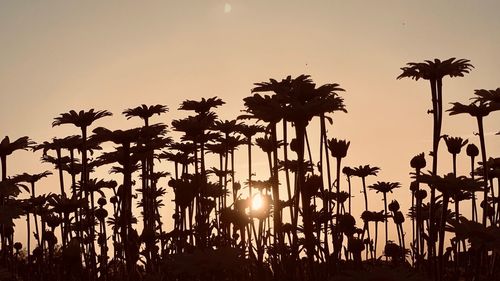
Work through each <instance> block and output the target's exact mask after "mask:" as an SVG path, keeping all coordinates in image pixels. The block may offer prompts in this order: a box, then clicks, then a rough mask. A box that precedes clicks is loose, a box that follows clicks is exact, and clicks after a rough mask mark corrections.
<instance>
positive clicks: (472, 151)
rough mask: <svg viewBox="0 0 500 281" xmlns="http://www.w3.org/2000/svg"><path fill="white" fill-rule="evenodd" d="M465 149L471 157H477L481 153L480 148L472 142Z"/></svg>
mask: <svg viewBox="0 0 500 281" xmlns="http://www.w3.org/2000/svg"><path fill="white" fill-rule="evenodd" d="M465 151H466V152H467V156H469V157H476V156H478V155H479V149H478V148H477V146H476V145H475V144H473V143H470V144H469V145H467V148H466V150H465Z"/></svg>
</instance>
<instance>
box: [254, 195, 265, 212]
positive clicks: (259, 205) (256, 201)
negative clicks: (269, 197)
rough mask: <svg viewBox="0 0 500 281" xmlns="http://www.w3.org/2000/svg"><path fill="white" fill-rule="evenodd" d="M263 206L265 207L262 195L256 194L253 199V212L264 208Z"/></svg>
mask: <svg viewBox="0 0 500 281" xmlns="http://www.w3.org/2000/svg"><path fill="white" fill-rule="evenodd" d="M262 205H264V200H263V198H262V195H260V193H257V194H255V196H254V197H253V198H252V210H255V211H257V210H259V209H260V208H262Z"/></svg>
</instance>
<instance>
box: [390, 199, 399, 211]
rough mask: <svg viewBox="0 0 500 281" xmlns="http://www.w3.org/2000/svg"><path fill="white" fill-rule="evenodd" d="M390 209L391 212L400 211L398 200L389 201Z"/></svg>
mask: <svg viewBox="0 0 500 281" xmlns="http://www.w3.org/2000/svg"><path fill="white" fill-rule="evenodd" d="M389 211H391V212H396V211H399V203H398V201H396V200H392V201H391V203H389Z"/></svg>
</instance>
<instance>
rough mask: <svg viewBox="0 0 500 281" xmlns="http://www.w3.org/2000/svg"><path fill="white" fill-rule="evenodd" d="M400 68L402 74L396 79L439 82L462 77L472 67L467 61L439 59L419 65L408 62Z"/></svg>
mask: <svg viewBox="0 0 500 281" xmlns="http://www.w3.org/2000/svg"><path fill="white" fill-rule="evenodd" d="M407 65H408V66H406V67H403V68H401V70H402V71H403V73H401V75H399V76H398V78H397V79H401V78H405V77H409V78H412V79H415V80H418V79H425V80H440V79H442V78H443V77H444V76H450V77H456V76H458V77H463V76H464V74H465V73H469V71H470V69H471V68H473V67H474V66H473V65H472V64H470V61H469V60H467V59H458V60H457V59H455V58H450V59H447V60H444V61H441V60H439V59H434V60H426V61H424V62H421V63H415V62H410V63H407Z"/></svg>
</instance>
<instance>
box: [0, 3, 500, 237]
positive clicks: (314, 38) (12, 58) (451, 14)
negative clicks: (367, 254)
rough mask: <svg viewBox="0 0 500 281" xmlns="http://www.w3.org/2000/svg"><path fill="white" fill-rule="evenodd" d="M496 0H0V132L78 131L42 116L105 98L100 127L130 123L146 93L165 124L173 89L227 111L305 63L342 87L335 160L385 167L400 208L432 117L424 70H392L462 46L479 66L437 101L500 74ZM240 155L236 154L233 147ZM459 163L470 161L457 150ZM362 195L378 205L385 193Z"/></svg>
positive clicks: (235, 111)
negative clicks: (162, 110) (129, 112)
mask: <svg viewBox="0 0 500 281" xmlns="http://www.w3.org/2000/svg"><path fill="white" fill-rule="evenodd" d="M498 11H500V2H499V1H292V0H288V1H264V0H262V1H260V0H259V1H257V0H252V1H227V2H224V1H208V0H207V1H201V0H200V1H123V0H121V1H111V0H109V1H5V0H0V120H1V121H0V122H1V123H0V124H1V125H0V138H3V137H4V136H9V137H10V138H11V139H15V138H18V137H21V136H25V135H27V136H30V137H31V138H32V139H33V140H35V141H37V142H42V141H45V140H49V139H51V138H52V137H63V136H66V135H68V134H78V133H79V131H78V130H77V129H76V128H75V127H73V126H70V125H66V126H61V127H57V128H51V123H52V121H53V118H54V117H56V116H58V115H59V113H63V112H67V111H69V110H71V109H75V110H80V109H85V110H88V109H90V108H95V109H107V110H109V111H111V112H113V113H114V116H112V117H108V118H105V119H102V120H100V121H97V122H96V126H106V127H108V128H110V129H118V128H131V127H135V126H139V125H141V122H140V121H139V120H130V121H127V120H126V119H125V117H123V115H121V112H122V111H123V110H124V109H126V108H131V107H135V106H137V105H139V104H142V103H145V104H165V105H167V106H168V107H169V108H170V112H169V113H167V114H166V115H164V116H163V117H160V118H157V117H156V118H155V119H153V121H154V122H165V123H168V124H170V122H171V120H172V119H177V118H182V117H185V116H187V112H182V111H177V108H178V106H179V104H180V103H181V102H182V101H183V100H185V99H195V100H198V99H200V98H201V97H213V96H218V97H220V98H222V99H223V100H224V101H225V102H226V105H225V106H223V107H221V108H220V109H218V110H217V113H218V114H219V116H220V117H221V118H222V119H232V118H235V117H236V116H237V115H239V114H240V113H241V112H240V110H242V109H243V101H242V99H243V98H244V97H246V96H248V95H250V89H251V88H252V86H253V83H256V82H261V81H266V80H268V79H269V78H275V79H282V78H284V77H286V76H287V75H292V76H294V77H295V76H297V75H300V74H309V75H311V76H312V79H313V80H314V81H315V82H316V83H317V84H326V83H339V84H340V85H341V87H343V88H344V89H345V90H346V92H345V93H342V94H341V95H342V96H343V97H344V98H345V104H346V107H347V110H348V111H349V113H348V114H343V113H335V114H334V125H333V126H332V127H331V128H330V130H329V137H330V138H331V137H336V138H341V139H347V140H350V141H351V147H350V149H349V152H348V156H347V158H346V160H345V161H344V163H345V164H346V165H349V166H358V165H364V164H370V165H374V166H378V167H381V173H380V174H379V176H378V177H377V178H369V179H368V183H369V184H370V183H373V182H374V181H376V180H380V181H399V182H401V183H402V184H403V186H402V188H401V189H400V190H398V191H397V192H396V193H395V196H394V197H390V198H397V199H398V200H400V201H401V202H402V204H403V205H406V206H405V208H404V209H406V207H408V204H409V203H408V202H409V200H410V196H409V190H408V184H409V182H410V178H409V172H410V171H411V170H410V167H409V160H410V159H411V158H412V157H413V156H414V155H416V154H418V153H420V152H426V154H428V152H429V151H430V149H431V140H432V117H431V115H429V114H427V110H428V109H430V108H431V100H430V89H429V85H428V82H427V81H417V82H415V81H412V80H409V79H404V80H396V77H397V76H398V75H399V74H400V73H401V71H400V67H403V66H404V65H405V64H406V63H407V62H410V61H417V62H418V61H423V60H425V59H434V58H440V59H447V58H450V57H456V58H466V59H469V60H470V61H471V63H472V64H473V65H474V66H475V68H474V69H473V70H472V71H471V73H470V74H469V75H466V76H465V77H464V78H454V79H450V78H445V80H444V105H445V106H444V109H448V108H449V107H450V105H449V103H450V102H455V101H459V102H462V103H468V99H469V98H470V97H472V95H473V93H474V90H475V89H496V88H498V87H500V80H499V79H500V52H499V46H500V32H499V30H500V17H499V16H498ZM313 123H314V124H313V125H312V127H311V130H312V131H311V134H314V132H315V130H316V129H317V126H316V123H317V121H315V122H313ZM499 124H500V113H499V112H495V113H493V114H492V115H491V116H489V117H488V118H487V119H486V121H485V130H486V132H487V134H488V135H487V137H486V144H487V151H488V153H489V155H490V156H496V157H499V156H500V136H495V135H494V134H495V133H496V132H498V131H500V126H499ZM475 132H477V127H476V123H475V120H474V119H472V118H471V117H469V116H465V115H460V116H451V117H450V116H449V115H448V114H446V115H445V117H444V121H443V129H442V133H443V134H448V135H450V136H461V137H463V138H468V139H469V141H470V142H473V143H476V144H478V142H479V141H478V138H477V136H475V135H474V133H475ZM315 146H317V144H316V145H315ZM440 151H441V152H442V154H441V155H440V157H441V158H440V171H441V172H450V166H451V165H450V163H451V156H450V155H449V154H448V153H447V152H446V147H445V144H444V142H443V143H442V144H441V149H440ZM262 156H263V155H262ZM39 157H40V155H39V154H38V153H37V154H33V153H31V152H18V153H15V154H13V155H12V156H11V157H10V158H9V167H8V173H9V175H14V174H18V173H22V172H30V173H35V172H41V171H43V170H45V169H50V168H51V167H50V166H47V165H41V164H40V163H39ZM237 157H240V161H241V162H242V163H245V161H246V157H245V155H244V153H243V152H242V153H241V154H238V155H237ZM427 160H428V163H430V162H431V160H430V157H429V156H427ZM316 161H317V160H316ZM242 165H244V164H242ZM242 165H241V166H240V167H241V168H240V171H241V172H240V173H239V174H237V177H239V178H238V179H239V180H240V181H242V182H243V181H245V176H244V175H245V174H244V173H245V172H244V171H245V168H244V166H242ZM266 167H267V166H266V162H265V160H264V158H262V160H261V161H260V163H259V162H257V163H256V168H255V169H256V173H257V178H260V179H264V178H266V177H268V176H269V175H268V174H267V170H266ZM106 169H107V168H106ZM259 169H260V170H259ZM459 171H460V173H461V174H465V173H467V171H468V159H467V158H466V156H465V153H463V154H462V155H460V156H459ZM56 182H57V181H56V179H55V176H53V177H51V178H50V179H47V180H45V181H43V182H42V183H41V186H40V188H39V189H38V190H39V192H41V193H43V192H49V191H51V192H56V191H57V190H58V188H59V187H58V186H57V183H56ZM343 184H344V186H345V182H344V183H343ZM354 184H355V185H354V186H353V188H354V190H356V194H355V196H356V199H357V200H361V198H362V195H361V194H359V193H357V192H358V191H359V188H360V183H359V182H358V181H357V180H356V179H355V181H354ZM168 190H169V191H170V189H168ZM370 198H372V200H373V202H374V203H373V204H374V205H373V206H374V207H373V209H374V210H379V208H380V207H381V206H382V205H381V195H380V194H375V193H374V192H373V193H372V194H370ZM359 202H360V203H361V201H359ZM359 208H360V209H361V208H362V205H360V207H359ZM357 217H359V216H357ZM167 218H168V219H170V218H169V217H167ZM19 225H22V223H21V222H20V223H19ZM22 231H24V230H22ZM18 239H22V238H21V237H18Z"/></svg>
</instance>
